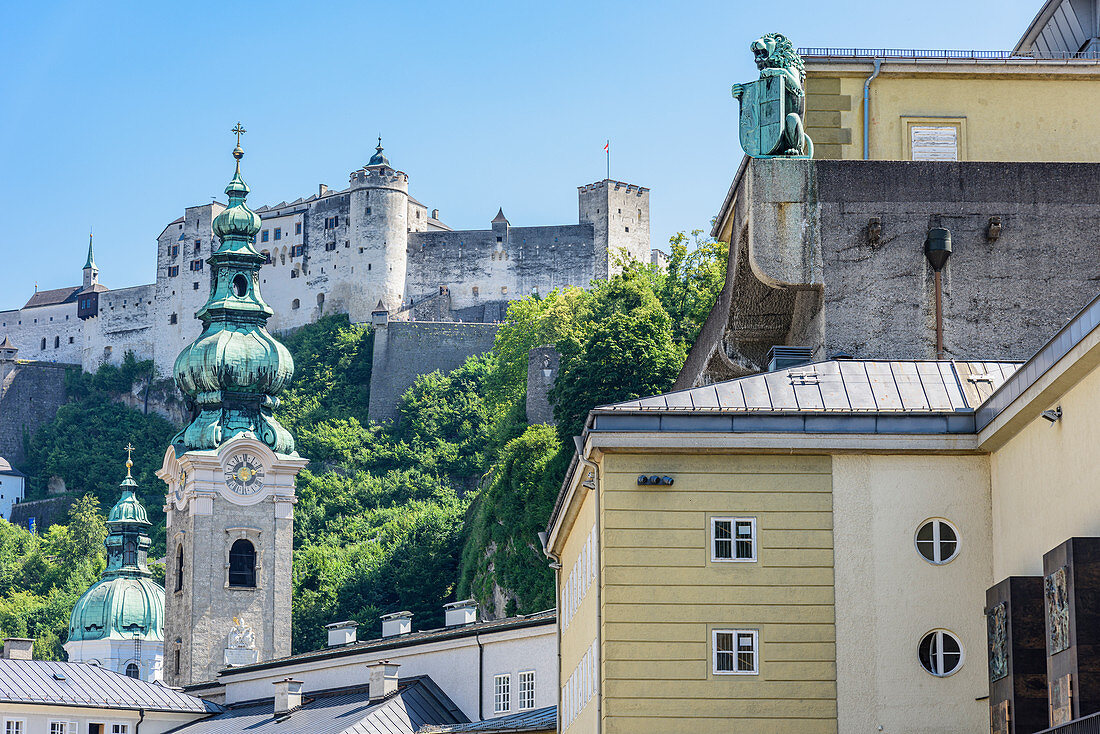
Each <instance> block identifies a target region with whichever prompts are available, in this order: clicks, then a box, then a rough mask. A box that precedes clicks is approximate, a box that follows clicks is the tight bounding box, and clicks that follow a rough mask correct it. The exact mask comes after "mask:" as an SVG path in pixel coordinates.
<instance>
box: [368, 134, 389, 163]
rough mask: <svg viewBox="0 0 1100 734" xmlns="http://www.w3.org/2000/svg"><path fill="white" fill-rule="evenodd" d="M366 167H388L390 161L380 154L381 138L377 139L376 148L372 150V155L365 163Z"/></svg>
mask: <svg viewBox="0 0 1100 734" xmlns="http://www.w3.org/2000/svg"><path fill="white" fill-rule="evenodd" d="M367 165H368V166H389V165H390V159H389V158H387V157H386V156H384V155H383V154H382V137H381V136H379V137H378V146H377V147H376V148H375V149H374V155H372V156H371V157H370V160H369V161H367Z"/></svg>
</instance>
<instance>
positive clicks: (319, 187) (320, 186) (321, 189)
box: [317, 184, 328, 197]
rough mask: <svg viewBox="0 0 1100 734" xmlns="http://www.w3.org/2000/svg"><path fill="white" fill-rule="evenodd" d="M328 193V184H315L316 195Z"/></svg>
mask: <svg viewBox="0 0 1100 734" xmlns="http://www.w3.org/2000/svg"><path fill="white" fill-rule="evenodd" d="M327 193H328V186H327V185H326V184H317V196H318V197H321V196H324V195H325V194H327Z"/></svg>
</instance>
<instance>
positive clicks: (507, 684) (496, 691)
mask: <svg viewBox="0 0 1100 734" xmlns="http://www.w3.org/2000/svg"><path fill="white" fill-rule="evenodd" d="M511 707H512V675H511V674H510V673H505V674H504V675H496V676H493V712H494V713H497V714H503V713H506V712H507V711H508V710H509V709H510V708H511Z"/></svg>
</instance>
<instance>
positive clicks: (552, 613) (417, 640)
mask: <svg viewBox="0 0 1100 734" xmlns="http://www.w3.org/2000/svg"><path fill="white" fill-rule="evenodd" d="M556 620H557V612H556V610H554V609H548V610H546V611H544V612H536V613H535V614H527V615H524V616H519V617H508V618H506V619H493V620H489V621H487V622H475V623H474V624H467V625H463V626H461V627H442V628H440V629H434V630H423V631H421V632H410V633H409V634H407V635H397V636H394V637H381V638H378V639H375V640H364V641H362V642H353V643H350V644H347V645H340V646H338V647H326V648H324V649H322V650H313V651H311V652H303V653H299V654H297V655H290V656H288V657H285V658H277V659H275V660H268V661H265V662H262V663H255V664H254V665H242V666H240V667H235V668H227V669H226V670H223V671H221V672H220V673H218V675H237V674H239V673H242V672H246V671H250V670H264V669H267V668H278V667H281V666H284V665H294V664H296V663H305V662H309V661H312V660H324V659H326V658H330V657H343V656H345V655H357V654H360V653H369V652H380V651H383V650H392V649H395V648H402V647H409V646H410V645H419V644H423V643H427V642H438V641H440V640H451V639H458V638H461V637H470V636H473V635H485V634H490V633H492V632H503V631H505V630H511V629H523V628H524V627H535V626H538V625H542V624H553V623H554V622H555V621H556Z"/></svg>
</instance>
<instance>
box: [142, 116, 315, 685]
mask: <svg viewBox="0 0 1100 734" xmlns="http://www.w3.org/2000/svg"><path fill="white" fill-rule="evenodd" d="M234 132H235V133H237V147H236V148H234V150H233V157H234V158H236V159H237V167H236V171H235V173H234V174H233V179H232V180H231V181H230V182H229V185H228V186H227V187H226V189H225V193H226V194H227V195H228V197H229V206H228V207H227V208H226V209H225V210H224V211H222V212H221V213H220V214H219V215H218V216H217V218H216V219H215V220H214V223H213V229H214V234H215V235H216V236H217V237H218V239H219V240H220V243H221V244H220V246H219V247H218V249H217V250H216V251H215V252H214V253H213V254H212V255H211V256H210V258H209V259H208V260H207V262H208V263H209V264H210V297H209V299H208V300H207V302H206V305H205V306H203V307H202V309H201V310H200V311H199V312H198V314H196V315H197V317H198V318H199V319H200V320H201V321H202V326H203V330H202V333H201V334H200V335H199V337H198V338H197V339H196V340H195V341H194V342H192V343H191V344H190V345H188V346H187V347H185V348H184V350H183V351H182V352H181V353H180V355H179V357H178V358H177V359H176V363H175V367H174V369H173V374H174V376H175V380H176V385H177V386H178V387H179V388H180V390H181V391H182V392H183V393H184V394H185V395H187V396H188V398H189V399H190V401H191V402H192V403H193V405H194V412H195V414H196V416H195V419H194V420H193V421H191V423H190V424H189V425H188V426H187V427H185V428H184V429H183V430H182V431H180V432H179V434H178V435H177V436H176V437H175V438H174V439H173V441H172V446H171V447H169V449H168V451H167V453H166V454H165V456H164V463H163V465H162V467H161V469H160V471H159V472H158V476H159V477H160V478H161V479H163V480H164V482H165V483H166V484H167V485H168V494H167V501H166V503H165V508H164V509H165V512H166V513H167V515H168V517H167V536H166V541H167V574H166V583H165V592H166V593H165V625H164V641H165V643H164V680H165V682H167V683H168V684H169V685H176V686H180V685H188V684H191V683H200V682H203V681H210V680H214V678H215V677H216V675H217V673H218V671H219V670H221V669H223V668H225V667H227V666H230V665H244V664H248V663H253V662H259V661H264V660H271V659H273V658H277V657H281V656H285V655H289V654H290V592H291V584H290V581H291V565H290V555H291V546H292V539H293V524H294V520H293V509H294V503H295V501H296V500H295V497H294V478H295V477H296V476H297V474H298V472H299V471H300V470H301V469H302V467H304V466H305V465H306V463H307V462H306V461H305V460H304V459H302V458H300V457H299V456H298V454H297V452H296V451H295V450H294V439H293V437H292V436H291V435H290V433H289V432H288V431H287V430H286V429H285V428H283V426H281V425H280V424H279V422H278V421H277V420H276V419H275V417H274V416H273V415H272V409H273V408H274V407H275V406H276V405H277V404H278V397H277V396H278V394H279V393H280V392H282V390H283V388H285V387H286V385H287V384H288V383H289V382H290V378H291V376H292V375H293V374H294V363H293V361H292V360H291V357H290V353H289V352H287V350H286V348H285V347H284V346H283V345H282V344H280V343H279V342H278V341H276V340H275V338H274V337H272V336H271V334H269V333H268V331H267V328H266V323H267V320H268V318H270V317H271V315H272V311H271V309H270V308H269V307H268V305H267V304H266V303H264V300H263V298H262V297H261V296H260V287H259V284H260V279H259V271H260V266H261V265H263V263H264V257H263V256H262V255H260V254H259V253H258V252H257V251H256V249H255V248H254V247H253V242H254V240H255V237H256V233H257V232H258V231H259V229H260V218H259V216H258V215H256V213H255V212H253V211H252V210H251V209H249V208H248V205H247V204H245V198H246V197H247V196H248V191H249V189H248V186H247V185H246V184H245V182H244V180H243V179H242V178H241V163H240V161H241V158H242V157H243V156H244V151H243V150H242V149H241V146H240V134H241V133H243V132H244V130H243V128H241V126H240V125H237V127H236V128H234Z"/></svg>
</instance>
